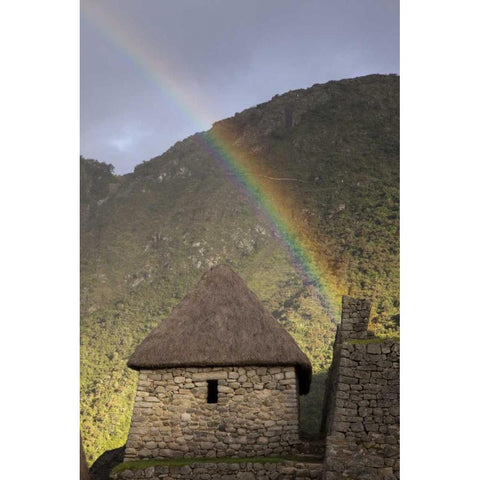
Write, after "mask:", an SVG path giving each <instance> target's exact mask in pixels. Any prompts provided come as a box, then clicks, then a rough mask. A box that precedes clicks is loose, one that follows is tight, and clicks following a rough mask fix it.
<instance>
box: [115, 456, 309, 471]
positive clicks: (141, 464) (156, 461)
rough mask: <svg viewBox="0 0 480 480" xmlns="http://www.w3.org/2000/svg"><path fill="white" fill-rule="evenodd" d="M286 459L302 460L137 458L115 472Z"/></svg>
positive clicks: (271, 459) (268, 459)
mask: <svg viewBox="0 0 480 480" xmlns="http://www.w3.org/2000/svg"><path fill="white" fill-rule="evenodd" d="M285 461H291V462H292V461H301V458H300V457H297V456H293V455H286V456H282V457H244V458H233V457H219V458H206V457H199V458H152V459H147V460H135V461H132V462H124V463H120V464H119V465H117V466H116V467H115V468H114V469H113V472H114V473H118V472H123V471H124V470H141V469H144V468H148V467H153V466H158V465H161V466H165V467H184V466H185V465H191V464H192V463H281V462H285Z"/></svg>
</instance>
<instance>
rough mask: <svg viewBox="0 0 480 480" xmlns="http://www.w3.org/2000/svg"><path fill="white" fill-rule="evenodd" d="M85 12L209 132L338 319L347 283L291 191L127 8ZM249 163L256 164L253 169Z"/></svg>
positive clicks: (215, 149) (94, 6) (86, 4)
mask: <svg viewBox="0 0 480 480" xmlns="http://www.w3.org/2000/svg"><path fill="white" fill-rule="evenodd" d="M81 15H82V18H83V19H84V20H86V21H87V22H88V23H90V24H91V25H92V26H94V27H95V29H96V30H97V31H98V32H99V33H101V34H102V35H103V36H104V37H105V38H106V39H107V40H108V41H109V43H111V44H112V45H113V46H115V47H116V48H117V49H118V50H119V51H120V52H121V53H122V54H123V55H126V56H128V57H129V59H130V60H131V61H132V62H133V63H134V64H136V65H137V67H138V68H139V69H140V70H141V71H142V72H143V74H144V75H147V77H148V78H149V79H150V80H151V81H153V82H154V83H155V85H156V86H157V87H159V88H160V90H161V91H162V92H163V93H164V94H165V95H167V96H168V97H169V98H170V100H171V101H172V102H173V103H174V104H175V105H176V106H177V108H179V109H180V110H181V111H182V112H183V113H184V114H185V115H186V116H187V117H188V118H189V119H193V120H194V122H195V123H196V124H197V125H198V126H199V128H200V130H202V131H204V133H202V135H201V136H199V137H198V138H200V141H201V143H202V145H203V147H204V148H205V149H207V151H208V152H209V153H210V155H211V156H212V157H213V158H215V160H216V161H217V162H218V163H219V164H220V165H221V166H222V167H223V169H224V171H226V173H227V174H228V176H231V177H233V178H234V179H235V181H236V184H237V185H238V186H239V187H240V188H242V189H243V190H244V191H245V192H246V193H247V195H248V197H249V198H250V200H251V201H252V202H253V204H254V205H255V206H256V207H258V208H260V209H261V211H262V212H263V213H264V215H265V216H266V218H267V219H268V220H269V222H270V224H271V225H272V227H273V228H274V229H275V231H276V232H277V234H278V236H279V237H280V238H281V240H282V243H283V244H284V245H285V246H286V247H287V250H288V252H289V253H290V255H291V257H292V261H293V263H294V265H296V266H297V267H299V268H300V269H301V271H302V273H303V275H304V277H306V279H307V282H308V283H309V284H311V285H313V286H314V287H315V288H316V290H317V292H318V295H317V298H318V299H319V301H320V302H321V304H322V306H323V307H324V308H325V310H326V312H327V314H328V315H329V316H330V318H331V319H332V320H334V319H335V318H336V316H337V315H338V307H337V305H338V304H339V302H338V293H337V292H338V291H339V289H343V288H342V287H343V286H341V285H338V279H333V277H331V276H329V275H328V273H327V272H328V268H327V266H326V264H325V262H324V259H323V258H321V257H322V256H321V255H319V253H318V251H317V250H318V249H316V248H315V245H313V244H312V242H311V240H309V237H310V238H313V237H312V236H308V235H305V233H303V234H302V233H300V232H299V228H298V226H297V225H296V223H295V221H294V220H293V218H292V216H291V213H289V211H288V210H287V209H286V208H285V192H284V191H281V190H280V188H279V187H277V186H274V185H273V182H270V185H269V184H268V183H267V181H266V180H265V178H267V177H265V176H260V175H256V173H255V172H254V169H255V167H254V166H253V165H254V164H255V162H251V163H250V162H248V161H247V159H246V158H245V157H243V156H242V155H240V154H238V153H236V152H235V151H234V148H233V146H232V145H231V143H230V142H229V141H228V140H227V139H225V138H222V136H221V135H220V134H218V133H214V129H210V125H211V123H212V120H213V119H214V115H212V114H211V113H209V110H208V105H205V104H204V103H203V102H202V99H200V98H198V95H193V93H192V92H191V89H190V88H189V85H188V82H187V81H186V80H185V79H184V78H183V77H182V75H181V74H180V73H179V72H178V71H177V70H176V68H175V66H174V65H173V64H172V63H170V62H169V61H168V59H166V58H163V57H161V56H160V54H159V52H158V49H154V48H152V46H151V45H148V43H147V42H143V41H142V39H141V32H138V31H137V30H136V29H135V27H134V26H133V25H132V24H131V22H130V21H129V19H127V18H124V17H122V16H121V12H119V11H118V10H115V11H114V12H111V11H106V10H105V9H104V6H102V4H101V2H98V1H93V0H83V1H82V12H81ZM249 163H250V165H248V164H249ZM257 164H258V162H257ZM248 166H250V167H252V168H247V167H248ZM277 184H278V182H277Z"/></svg>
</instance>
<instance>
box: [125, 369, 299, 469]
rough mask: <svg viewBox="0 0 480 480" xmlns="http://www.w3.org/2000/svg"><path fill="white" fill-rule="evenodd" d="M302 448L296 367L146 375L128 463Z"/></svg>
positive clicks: (137, 402) (264, 453)
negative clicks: (211, 396)
mask: <svg viewBox="0 0 480 480" xmlns="http://www.w3.org/2000/svg"><path fill="white" fill-rule="evenodd" d="M207 380H218V403H207ZM299 443H300V442H299V437H298V388H297V378H296V373H295V367H293V366H284V367H261V366H259V367H251V366H249V367H237V366H235V367H198V368H197V367H191V368H172V369H167V368H164V369H158V370H141V371H140V372H139V379H138V389H137V396H136V399H135V405H134V411H133V417H132V423H131V427H130V433H129V436H128V440H127V447H126V450H125V459H124V461H130V460H137V459H142V458H175V457H184V458H193V457H249V456H268V455H282V454H292V453H294V452H295V451H296V449H297V447H298V445H299Z"/></svg>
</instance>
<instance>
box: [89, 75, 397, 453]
mask: <svg viewBox="0 0 480 480" xmlns="http://www.w3.org/2000/svg"><path fill="white" fill-rule="evenodd" d="M398 97H399V78H398V77H397V76H394V75H388V76H384V75H370V76H367V77H361V78H356V79H351V80H342V81H336V82H328V83H326V84H324V85H314V86H312V87H311V88H309V89H305V90H296V91H291V92H288V93H286V94H283V95H279V96H275V97H274V98H273V99H272V100H271V101H269V102H266V103H263V104H261V105H257V106H256V107H253V108H250V109H248V110H245V111H244V112H242V113H239V114H236V115H235V116H234V117H232V118H229V119H226V120H223V121H221V122H218V123H216V124H215V125H214V126H213V127H212V129H211V131H209V132H207V133H198V134H196V135H193V136H192V137H189V138H187V139H185V140H183V141H182V142H178V143H177V144H175V145H174V146H173V147H172V148H171V149H170V150H168V151H167V152H166V153H164V154H163V155H161V156H159V157H156V158H154V159H152V160H150V161H147V162H144V163H142V164H141V165H138V166H137V167H136V168H135V171H134V172H133V173H131V174H128V175H124V176H116V175H114V173H113V168H112V167H111V166H110V165H106V164H103V163H101V162H98V161H95V160H91V159H84V158H81V159H80V168H81V297H80V298H81V314H82V318H81V428H82V436H83V439H84V446H85V450H86V453H87V457H88V460H89V461H90V462H91V461H92V460H94V459H95V458H96V457H97V456H98V455H100V454H101V453H102V452H103V451H105V450H106V449H111V448H114V447H118V446H120V445H122V444H123V443H124V441H125V439H126V434H127V432H128V427H129V422H130V415H131V408H132V402H133V398H134V389H135V381H136V372H133V371H130V370H129V369H128V368H127V367H126V361H127V358H128V357H129V355H130V354H131V353H132V352H133V350H134V348H135V347H136V345H137V344H138V343H139V342H140V341H141V340H142V339H143V338H144V337H145V336H146V335H147V334H148V333H149V332H150V330H151V329H152V328H153V327H154V326H156V325H157V324H158V323H159V322H160V321H161V320H162V318H164V317H165V316H166V315H168V313H169V312H170V310H171V309H172V307H173V306H175V305H176V304H177V303H178V301H179V300H180V299H181V298H182V297H183V296H184V295H185V294H186V293H187V292H188V291H189V290H190V289H191V288H192V287H193V286H194V285H195V283H196V282H197V281H198V279H199V278H200V276H201V275H202V274H203V273H204V272H205V271H206V270H207V269H208V268H210V267H211V266H213V265H217V264H219V263H228V264H230V265H232V266H233V268H234V269H235V270H236V271H237V272H238V273H239V274H240V275H241V276H242V277H243V278H244V279H245V281H246V282H247V284H248V286H249V287H250V288H251V289H252V290H253V291H254V292H255V293H256V294H257V295H258V297H259V298H260V299H261V300H262V301H263V302H264V303H265V305H266V307H267V308H268V309H269V310H270V311H271V312H272V313H273V315H274V316H275V317H276V318H277V319H278V320H279V321H280V322H281V323H282V324H283V325H285V327H286V328H287V329H288V330H289V331H290V332H291V333H292V335H293V336H294V337H295V339H296V340H297V342H298V344H299V345H300V347H301V348H302V349H303V350H304V351H305V352H306V353H307V354H308V356H309V357H310V359H311V362H312V364H313V366H314V373H316V374H317V376H316V377H315V378H316V383H315V385H314V388H313V392H312V396H311V397H310V399H309V398H308V396H307V397H306V398H305V399H304V400H303V401H302V402H303V403H302V405H303V409H302V425H303V428H304V430H305V431H306V432H309V433H313V432H314V431H315V429H316V428H317V427H318V421H319V419H317V418H316V417H315V413H314V410H313V408H314V407H317V405H316V402H318V394H319V392H321V383H322V378H323V376H322V372H324V371H325V369H326V368H328V365H329V362H330V360H331V344H332V341H333V335H334V332H335V324H334V322H335V321H336V320H337V321H338V320H339V318H338V309H336V308H335V305H337V306H338V305H339V302H340V296H341V295H342V294H350V295H353V296H358V297H366V298H370V299H371V300H372V302H373V309H372V328H374V329H375V330H376V331H377V332H378V333H387V332H391V331H392V330H394V331H396V330H397V329H398V324H399V271H398V260H399V237H398V229H399V98H398ZM212 136H213V137H214V138H217V139H220V140H221V142H222V144H223V145H227V146H228V149H229V151H230V153H231V155H233V156H234V157H235V158H236V159H238V161H239V163H241V165H242V168H244V170H245V172H246V174H247V175H250V176H251V177H252V178H253V179H254V180H255V182H256V184H257V186H258V188H259V190H260V191H261V192H262V194H263V195H265V196H266V197H271V198H272V199H274V200H275V201H276V203H277V204H278V205H281V207H280V209H281V215H282V218H284V219H285V221H286V222H287V223H288V224H289V225H291V226H292V227H293V230H294V232H295V235H296V236H297V237H298V240H299V241H300V242H301V243H302V244H303V245H306V246H307V248H308V250H309V252H310V253H311V256H312V258H313V259H314V261H315V262H317V263H318V265H319V268H320V270H321V272H322V277H321V280H322V281H323V282H325V283H326V284H328V286H329V291H330V292H331V297H332V298H331V300H332V303H333V305H334V307H333V308H325V306H324V305H325V303H324V302H322V298H321V295H320V294H319V291H318V289H317V288H316V287H315V285H313V284H312V282H310V281H309V280H308V278H306V276H305V273H304V272H303V271H302V269H301V268H300V267H301V266H300V265H298V264H297V263H295V262H294V261H292V256H291V252H289V249H288V246H287V245H286V244H285V242H284V241H282V239H281V238H280V236H279V234H278V231H277V230H276V228H275V225H274V224H272V222H271V221H270V219H269V218H268V216H265V212H264V211H263V210H262V208H260V207H259V206H258V205H256V204H255V202H254V201H252V198H251V196H249V195H248V192H246V191H245V190H244V189H243V188H242V187H241V186H239V184H238V181H237V180H236V178H235V176H234V175H232V174H231V173H229V172H228V171H226V170H225V169H224V168H222V165H221V163H219V160H218V158H216V156H215V155H214V154H212V151H211V149H209V148H206V147H205V145H206V144H208V142H206V140H208V138H211V137H212ZM332 320H333V321H332ZM315 395H317V396H316V397H315ZM318 408H319V406H318Z"/></svg>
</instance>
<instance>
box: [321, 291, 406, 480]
mask: <svg viewBox="0 0 480 480" xmlns="http://www.w3.org/2000/svg"><path fill="white" fill-rule="evenodd" d="M343 303H344V313H343V315H342V324H341V325H340V326H339V329H338V331H337V337H336V340H335V346H334V361H333V363H332V367H331V369H330V372H329V377H328V380H327V390H326V396H327V399H326V402H325V405H324V409H325V410H324V415H323V425H322V430H323V431H324V433H325V435H326V451H325V467H324V480H337V479H338V480H340V479H344V478H350V479H365V480H366V479H368V480H377V479H378V480H380V479H384V480H395V479H398V478H399V421H400V418H399V413H400V412H399V407H400V405H399V350H400V346H399V342H398V341H393V340H384V341H381V340H379V339H375V338H372V336H371V334H370V333H369V332H367V330H366V329H367V326H368V321H367V322H365V314H364V313H362V312H366V311H368V310H369V306H368V303H367V302H365V301H363V300H355V299H349V298H348V297H344V302H343ZM345 307H347V308H345ZM345 317H348V319H347V322H346V324H343V319H344V318H345ZM356 320H358V323H357V322H356ZM367 320H368V317H367ZM359 324H360V325H361V328H359ZM345 327H347V328H345Z"/></svg>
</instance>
